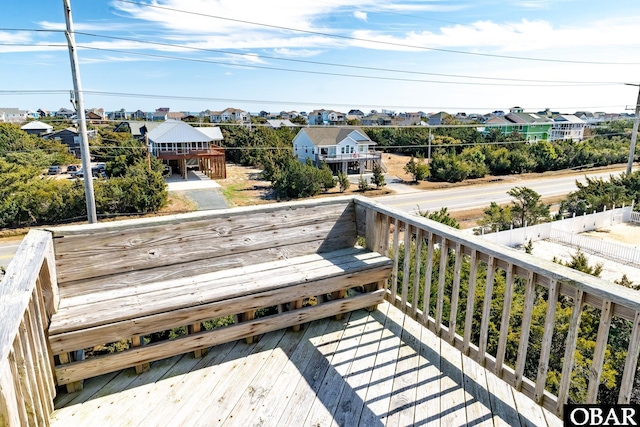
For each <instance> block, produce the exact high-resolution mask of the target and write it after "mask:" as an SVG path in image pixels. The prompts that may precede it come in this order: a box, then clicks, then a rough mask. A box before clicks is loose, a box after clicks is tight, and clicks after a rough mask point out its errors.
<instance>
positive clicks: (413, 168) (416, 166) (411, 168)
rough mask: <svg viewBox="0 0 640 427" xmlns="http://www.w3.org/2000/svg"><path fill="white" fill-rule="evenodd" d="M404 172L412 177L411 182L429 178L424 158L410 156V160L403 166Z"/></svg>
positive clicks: (427, 166)
mask: <svg viewBox="0 0 640 427" xmlns="http://www.w3.org/2000/svg"><path fill="white" fill-rule="evenodd" d="M404 171H405V172H406V173H408V174H409V175H411V176H412V177H413V182H418V181H422V180H424V179H426V178H427V177H428V176H429V165H428V164H426V163H424V158H422V157H418V158H417V160H416V158H415V157H413V156H411V160H409V162H408V163H407V164H406V165H404Z"/></svg>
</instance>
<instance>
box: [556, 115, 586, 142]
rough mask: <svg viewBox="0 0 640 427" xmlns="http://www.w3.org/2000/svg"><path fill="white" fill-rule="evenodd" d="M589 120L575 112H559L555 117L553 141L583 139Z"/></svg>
mask: <svg viewBox="0 0 640 427" xmlns="http://www.w3.org/2000/svg"><path fill="white" fill-rule="evenodd" d="M586 126H587V122H585V121H584V120H582V119H580V118H578V117H576V116H575V115H573V114H559V115H557V116H555V117H554V118H553V125H551V141H558V140H564V141H574V142H575V141H582V140H583V139H584V128H585V127H586Z"/></svg>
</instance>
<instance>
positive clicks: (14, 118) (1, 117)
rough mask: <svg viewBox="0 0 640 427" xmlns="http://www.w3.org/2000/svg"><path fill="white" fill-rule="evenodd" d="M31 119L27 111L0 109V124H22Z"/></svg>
mask: <svg viewBox="0 0 640 427" xmlns="http://www.w3.org/2000/svg"><path fill="white" fill-rule="evenodd" d="M29 117H33V115H32V114H30V113H29V111H27V110H20V109H19V108H0V122H8V123H22V122H25V121H27V118H29Z"/></svg>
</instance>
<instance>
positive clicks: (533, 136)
mask: <svg viewBox="0 0 640 427" xmlns="http://www.w3.org/2000/svg"><path fill="white" fill-rule="evenodd" d="M485 124H486V125H488V126H486V127H485V129H484V133H485V134H488V133H489V132H491V129H492V128H496V127H497V128H499V129H500V132H502V134H503V135H510V134H511V133H513V132H514V131H517V132H518V133H519V134H520V135H522V136H523V139H524V140H525V141H527V142H536V141H548V140H549V139H550V137H551V126H552V125H553V122H552V121H551V120H549V119H548V118H546V117H542V116H539V115H537V114H534V113H525V112H524V111H523V110H522V108H520V107H514V108H512V109H511V110H510V112H509V114H507V115H505V116H494V117H492V118H490V119H489V120H487V121H486V122H485Z"/></svg>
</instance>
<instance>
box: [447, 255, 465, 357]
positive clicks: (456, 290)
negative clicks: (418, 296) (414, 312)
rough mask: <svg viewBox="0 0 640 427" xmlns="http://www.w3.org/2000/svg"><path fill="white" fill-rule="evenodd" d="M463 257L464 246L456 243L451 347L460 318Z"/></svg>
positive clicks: (450, 328)
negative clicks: (458, 318)
mask: <svg viewBox="0 0 640 427" xmlns="http://www.w3.org/2000/svg"><path fill="white" fill-rule="evenodd" d="M462 256H463V255H462V245H461V244H460V243H456V261H455V264H454V271H453V286H452V287H451V312H450V313H449V344H451V345H453V343H454V342H455V339H456V323H457V322H456V320H457V319H456V317H457V316H458V299H459V294H460V269H461V268H462Z"/></svg>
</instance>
